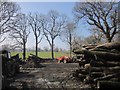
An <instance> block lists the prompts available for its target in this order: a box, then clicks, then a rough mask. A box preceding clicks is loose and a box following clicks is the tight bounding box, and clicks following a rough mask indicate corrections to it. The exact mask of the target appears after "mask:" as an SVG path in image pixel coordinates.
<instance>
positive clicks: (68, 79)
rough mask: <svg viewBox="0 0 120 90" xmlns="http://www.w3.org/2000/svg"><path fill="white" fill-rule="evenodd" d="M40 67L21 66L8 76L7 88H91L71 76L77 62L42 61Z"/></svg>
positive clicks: (76, 67) (89, 89)
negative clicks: (11, 76)
mask: <svg viewBox="0 0 120 90" xmlns="http://www.w3.org/2000/svg"><path fill="white" fill-rule="evenodd" d="M42 65H43V66H44V67H42V68H21V69H20V73H19V74H17V75H16V76H15V77H14V78H9V79H8V81H9V85H8V88H15V89H33V88H34V89H39V90H43V89H60V90H66V89H68V90H69V89H77V90H79V89H80V90H85V89H87V90H91V87H90V85H86V84H84V83H82V82H81V81H79V80H77V79H76V78H74V77H73V72H74V71H75V70H76V69H78V68H79V65H78V63H66V64H64V63H42Z"/></svg>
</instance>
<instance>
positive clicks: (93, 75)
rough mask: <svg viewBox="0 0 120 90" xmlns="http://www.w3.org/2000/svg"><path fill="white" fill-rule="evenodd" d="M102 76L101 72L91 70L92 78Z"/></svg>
mask: <svg viewBox="0 0 120 90" xmlns="http://www.w3.org/2000/svg"><path fill="white" fill-rule="evenodd" d="M103 76H104V73H103V72H91V77H92V78H99V77H103Z"/></svg>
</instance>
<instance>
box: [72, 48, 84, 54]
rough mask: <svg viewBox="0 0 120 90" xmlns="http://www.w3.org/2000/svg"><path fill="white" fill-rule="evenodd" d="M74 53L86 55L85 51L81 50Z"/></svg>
mask: <svg viewBox="0 0 120 90" xmlns="http://www.w3.org/2000/svg"><path fill="white" fill-rule="evenodd" d="M73 53H75V54H84V51H83V50H81V49H79V50H74V51H73Z"/></svg>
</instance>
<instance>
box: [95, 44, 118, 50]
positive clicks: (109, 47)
mask: <svg viewBox="0 0 120 90" xmlns="http://www.w3.org/2000/svg"><path fill="white" fill-rule="evenodd" d="M96 48H101V49H108V50H112V49H115V50H118V51H120V42H113V43H105V44H102V45H98V46H96Z"/></svg>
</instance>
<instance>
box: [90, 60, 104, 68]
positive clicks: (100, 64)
mask: <svg viewBox="0 0 120 90" xmlns="http://www.w3.org/2000/svg"><path fill="white" fill-rule="evenodd" d="M90 65H91V67H103V66H105V64H104V63H103V62H102V61H96V60H91V61H90Z"/></svg>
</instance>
